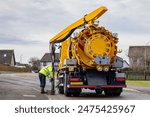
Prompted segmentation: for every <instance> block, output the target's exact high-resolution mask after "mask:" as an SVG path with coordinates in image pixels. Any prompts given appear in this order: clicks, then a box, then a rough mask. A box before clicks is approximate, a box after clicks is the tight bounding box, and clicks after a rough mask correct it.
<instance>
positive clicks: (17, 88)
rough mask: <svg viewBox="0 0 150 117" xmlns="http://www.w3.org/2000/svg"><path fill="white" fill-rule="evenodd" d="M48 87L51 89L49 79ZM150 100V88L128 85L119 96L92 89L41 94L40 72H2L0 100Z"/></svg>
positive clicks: (0, 77) (0, 75)
mask: <svg viewBox="0 0 150 117" xmlns="http://www.w3.org/2000/svg"><path fill="white" fill-rule="evenodd" d="M46 89H47V90H49V89H50V83H49V81H48V80H47V86H46ZM48 99H49V100H149V99H150V88H149V87H139V86H128V87H127V88H125V89H124V91H123V93H122V94H121V96H119V97H106V96H105V95H104V94H102V95H97V94H95V92H94V91H91V90H82V94H81V95H80V96H79V97H65V96H64V95H60V94H58V93H57V90H56V95H47V94H40V87H39V79H38V74H35V73H9V74H0V100H48Z"/></svg>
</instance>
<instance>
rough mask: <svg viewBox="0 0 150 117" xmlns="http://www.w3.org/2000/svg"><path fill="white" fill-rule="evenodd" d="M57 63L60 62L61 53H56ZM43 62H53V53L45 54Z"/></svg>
mask: <svg viewBox="0 0 150 117" xmlns="http://www.w3.org/2000/svg"><path fill="white" fill-rule="evenodd" d="M55 58H56V62H59V53H55ZM40 61H41V62H51V61H52V60H51V53H45V54H44V56H43V57H42V58H41V60H40Z"/></svg>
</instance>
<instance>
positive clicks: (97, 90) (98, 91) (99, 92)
mask: <svg viewBox="0 0 150 117" xmlns="http://www.w3.org/2000/svg"><path fill="white" fill-rule="evenodd" d="M95 92H96V94H98V95H100V94H102V92H103V91H102V90H101V89H95Z"/></svg>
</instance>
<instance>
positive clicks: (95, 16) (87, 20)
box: [49, 6, 107, 43]
mask: <svg viewBox="0 0 150 117" xmlns="http://www.w3.org/2000/svg"><path fill="white" fill-rule="evenodd" d="M106 11H107V8H106V7H104V6H102V7H99V8H98V9H96V10H94V11H93V12H91V13H89V14H87V15H85V16H84V17H83V18H81V19H79V20H77V21H76V22H74V23H73V24H71V25H69V26H68V27H67V28H65V29H64V30H62V31H61V32H59V33H58V34H57V35H56V36H54V37H53V38H52V39H50V41H49V42H50V43H52V42H54V41H59V40H60V39H61V38H63V37H65V36H66V35H67V34H68V33H69V32H70V31H71V30H73V29H75V28H77V27H79V26H82V25H85V24H89V25H90V24H92V23H93V21H94V20H96V19H98V18H99V17H100V16H102V15H103V14H104V13H105V12H106Z"/></svg>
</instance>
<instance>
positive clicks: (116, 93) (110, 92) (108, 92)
mask: <svg viewBox="0 0 150 117" xmlns="http://www.w3.org/2000/svg"><path fill="white" fill-rule="evenodd" d="M104 92H105V95H106V96H120V95H121V92H122V88H113V89H104Z"/></svg>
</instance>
